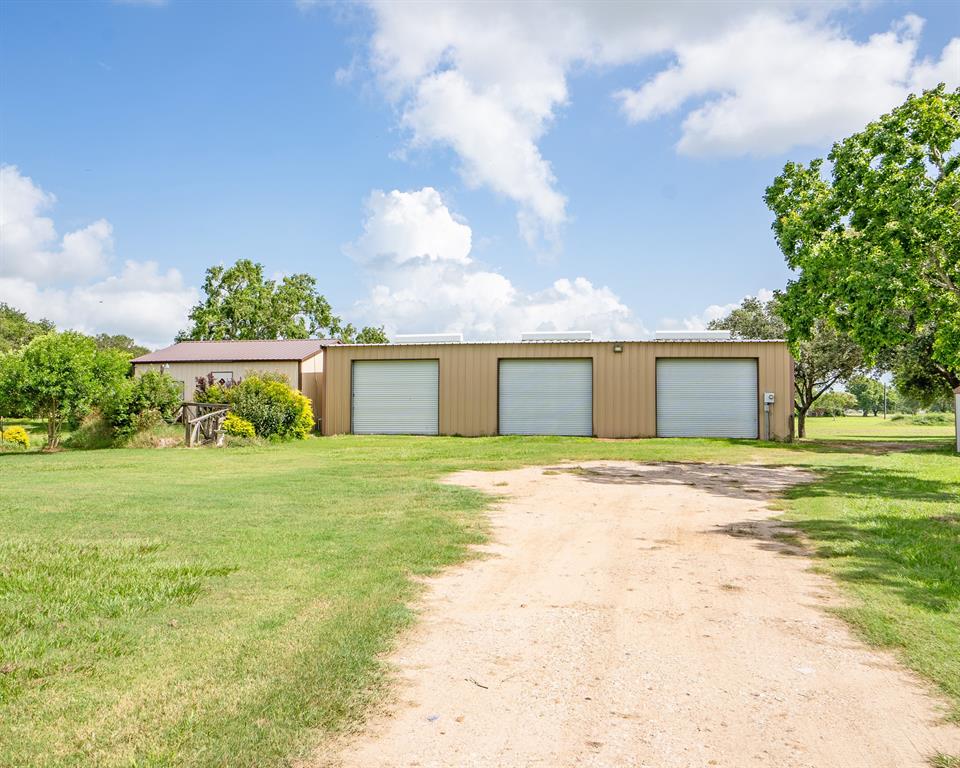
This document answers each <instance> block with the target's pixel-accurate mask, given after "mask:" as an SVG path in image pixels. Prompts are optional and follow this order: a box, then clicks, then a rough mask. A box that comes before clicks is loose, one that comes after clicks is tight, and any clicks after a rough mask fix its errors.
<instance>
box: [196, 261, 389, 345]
mask: <svg viewBox="0 0 960 768" xmlns="http://www.w3.org/2000/svg"><path fill="white" fill-rule="evenodd" d="M203 292H204V298H203V300H202V301H201V302H200V303H199V304H197V305H196V306H195V307H193V309H192V310H191V311H190V322H191V323H192V326H191V327H190V328H189V329H187V330H185V331H182V332H181V333H180V334H178V336H177V340H178V341H182V340H185V339H198V340H222V339H231V340H232V339H309V338H315V337H330V338H337V339H340V340H342V341H352V340H353V338H354V337H355V336H356V335H357V330H356V329H355V328H354V327H353V326H352V325H344V324H343V323H342V321H341V320H340V318H339V317H337V316H336V315H334V314H333V310H332V309H331V308H330V303H329V302H328V301H327V300H326V298H324V296H323V295H322V294H320V292H319V291H318V290H317V281H316V278H314V277H312V276H311V275H308V274H304V273H300V274H296V275H288V276H286V277H284V278H282V279H281V280H280V281H279V282H278V281H276V280H269V279H267V278H265V277H264V274H263V265H262V264H256V263H254V262H252V261H250V260H249V259H240V260H239V261H237V263H236V264H234V265H233V266H230V267H223V266H216V267H210V268H209V269H208V270H207V275H206V279H205V280H204V282H203ZM382 330H383V329H377V328H364V329H362V330H361V331H360V332H359V333H360V334H370V335H374V334H376V333H377V332H380V333H381V334H382Z"/></svg>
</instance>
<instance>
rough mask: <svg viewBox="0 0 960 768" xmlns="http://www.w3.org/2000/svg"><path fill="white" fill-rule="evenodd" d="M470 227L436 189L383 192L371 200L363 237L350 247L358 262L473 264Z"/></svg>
mask: <svg viewBox="0 0 960 768" xmlns="http://www.w3.org/2000/svg"><path fill="white" fill-rule="evenodd" d="M470 237H471V232H470V227H469V226H467V225H466V224H465V223H463V222H461V221H458V220H457V219H455V218H454V216H453V214H452V213H450V211H449V210H448V209H447V207H446V206H445V205H444V204H443V200H442V199H441V197H440V193H439V192H437V190H435V189H433V188H432V187H424V188H423V189H421V190H417V191H414V192H398V191H397V190H394V191H393V192H388V193H385V192H381V191H380V190H375V191H374V192H372V193H371V194H370V196H369V197H368V198H367V220H366V222H365V223H364V227H363V234H362V235H361V236H360V239H359V240H357V242H356V243H355V244H354V245H352V246H349V251H350V254H351V255H352V256H354V257H355V258H356V259H357V260H358V261H361V262H365V263H370V262H372V261H378V260H381V259H387V260H392V261H396V262H398V263H401V264H402V263H405V262H408V261H414V260H426V261H455V262H458V263H460V264H468V263H469V262H470Z"/></svg>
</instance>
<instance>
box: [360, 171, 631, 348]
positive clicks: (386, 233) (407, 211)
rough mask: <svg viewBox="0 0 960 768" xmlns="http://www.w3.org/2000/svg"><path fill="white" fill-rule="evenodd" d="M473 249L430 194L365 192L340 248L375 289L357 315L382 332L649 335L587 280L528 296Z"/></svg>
mask: <svg viewBox="0 0 960 768" xmlns="http://www.w3.org/2000/svg"><path fill="white" fill-rule="evenodd" d="M470 247H471V230H470V227H469V225H467V224H466V223H465V222H464V221H462V220H461V219H459V218H458V217H456V216H455V215H454V214H453V213H451V212H450V210H449V209H448V208H447V207H446V205H445V204H444V203H443V200H442V198H441V196H440V194H439V193H438V192H437V191H436V190H434V189H432V188H430V187H425V188H424V189H420V190H414V191H410V192H401V191H398V190H394V191H392V192H389V193H385V192H380V191H375V192H373V193H371V195H370V197H369V198H368V200H367V209H366V220H365V221H364V225H363V233H362V234H361V235H360V237H359V238H358V239H357V240H356V241H355V242H354V243H351V244H350V245H348V246H346V248H345V250H346V252H347V253H348V254H349V255H350V256H351V257H352V258H353V259H354V260H356V261H357V262H358V263H359V264H361V265H363V266H364V268H365V270H366V273H367V276H368V278H369V279H370V281H371V283H372V287H371V289H370V292H369V294H368V295H367V296H366V297H365V298H363V299H362V300H361V301H359V302H358V303H357V307H356V309H357V313H358V314H359V315H361V316H362V317H363V318H364V319H365V320H366V321H368V322H374V323H377V324H380V323H384V324H385V325H386V327H387V331H388V333H397V332H400V333H403V332H428V331H438V330H440V331H461V332H464V333H465V334H466V335H468V336H469V337H470V338H475V339H505V338H517V337H519V334H520V333H521V332H523V331H531V330H570V329H573V328H577V329H589V330H592V331H593V332H594V333H595V334H596V335H597V336H601V337H608V338H635V337H637V336H639V335H643V334H644V333H645V331H644V329H643V326H642V325H641V323H640V322H639V320H638V319H637V318H636V317H635V316H634V315H633V313H632V312H631V311H630V309H629V308H628V307H627V306H626V305H624V304H623V302H622V301H621V300H620V299H619V298H618V297H617V295H616V294H615V293H614V292H613V291H611V290H610V289H609V288H607V287H605V286H604V287H597V286H595V285H593V283H591V282H590V281H589V280H587V279H586V278H584V277H577V278H575V279H567V278H561V279H558V280H555V281H554V282H553V283H552V284H551V285H549V286H547V287H545V288H543V289H541V290H536V291H533V292H525V291H522V290H520V289H518V288H517V287H516V286H515V285H514V284H513V283H512V282H511V281H510V280H509V279H508V278H506V277H504V276H503V275H501V274H500V273H498V272H494V271H491V270H489V269H485V268H484V267H483V266H482V265H480V264H478V263H477V262H476V261H475V260H474V259H473V258H472V257H471V255H470Z"/></svg>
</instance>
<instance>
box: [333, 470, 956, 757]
mask: <svg viewBox="0 0 960 768" xmlns="http://www.w3.org/2000/svg"><path fill="white" fill-rule="evenodd" d="M581 466H582V467H583V469H582V470H581V471H579V472H576V473H572V472H568V471H558V470H557V469H552V470H544V469H542V468H538V469H522V470H517V471H510V472H498V473H487V472H468V473H462V474H459V475H457V476H455V477H454V478H453V479H452V480H451V482H455V483H460V484H463V485H468V486H471V487H475V488H480V489H483V490H485V491H489V492H492V493H497V494H500V495H502V496H503V497H504V501H503V503H502V504H500V505H499V506H498V508H497V509H496V510H495V511H494V513H493V524H494V542H495V543H494V544H493V545H491V546H490V547H488V548H487V549H488V550H489V551H490V552H491V553H492V555H493V556H491V557H487V558H484V559H481V560H477V561H473V562H471V563H469V564H467V565H466V566H464V567H461V568H458V569H454V570H451V571H449V572H446V573H444V574H443V575H441V576H440V577H438V578H436V579H433V580H431V583H430V588H429V590H428V594H427V596H426V599H425V601H424V606H423V615H422V620H421V621H420V623H419V624H418V626H417V628H416V629H415V630H413V631H412V632H411V633H410V634H409V635H408V636H407V637H406V638H405V639H404V641H403V642H402V644H401V647H400V648H399V650H398V651H397V652H396V653H395V654H394V655H393V657H392V662H393V663H394V664H395V667H396V669H397V677H398V683H397V688H396V692H395V698H394V700H393V702H392V703H391V704H389V705H388V707H389V708H388V711H387V712H385V713H384V714H381V715H378V716H376V717H374V718H373V719H372V720H371V721H370V722H369V723H368V724H367V728H366V730H365V731H364V732H363V733H361V734H358V735H357V736H356V737H354V738H353V739H352V740H351V741H349V742H348V743H346V744H344V745H341V747H340V748H338V749H337V754H336V755H333V756H330V755H327V756H324V757H318V761H319V763H320V764H323V765H343V766H348V767H349V768H373V767H375V766H391V767H401V766H418V767H419V768H433V767H435V766H436V767H438V768H439V767H443V768H446V767H448V766H458V767H461V766H463V767H474V766H477V767H480V766H550V767H551V768H562V767H564V766H611V767H612V766H650V767H651V768H674V767H677V768H680V767H685V766H691V767H692V766H696V767H697V768H705V767H707V766H724V767H726V768H746V767H747V766H764V767H765V768H774V767H776V766H790V767H791V768H800V767H803V766H816V767H817V768H823V767H825V766H837V768H841V767H842V768H855V767H858V766H862V767H863V768H884V767H889V768H907V767H908V766H918V768H919V767H921V766H928V765H929V763H928V762H927V758H928V757H929V756H931V755H932V754H934V753H935V752H937V751H938V750H939V751H942V752H945V753H948V754H951V753H960V729H958V728H956V727H954V726H949V725H945V724H943V723H942V722H941V716H942V713H943V711H944V709H943V705H942V702H939V701H937V700H936V698H935V697H934V696H933V695H931V693H930V692H929V690H928V689H927V688H926V687H925V686H924V685H923V684H922V683H920V682H919V681H917V680H916V679H915V678H914V677H913V676H911V675H910V674H909V673H907V672H905V671H903V670H902V669H901V668H899V667H898V666H897V665H896V664H895V663H894V662H893V660H892V658H891V657H890V656H888V655H887V654H884V653H878V652H876V651H873V650H870V649H868V648H866V647H865V646H863V645H862V644H861V643H860V642H858V641H857V640H856V639H854V638H853V637H852V636H851V634H850V633H849V632H848V630H847V629H846V627H845V626H844V625H843V624H842V623H841V622H840V621H839V620H837V619H834V618H832V617H831V616H830V615H828V614H827V613H826V612H825V611H824V606H825V605H826V604H828V603H830V602H831V601H834V600H836V597H835V592H834V590H833V588H832V587H831V585H830V584H829V583H828V582H827V581H826V580H825V579H824V578H822V577H819V576H817V575H815V574H813V573H811V572H810V570H809V565H810V563H809V561H808V560H807V558H805V557H803V556H802V555H800V554H799V553H798V552H796V551H795V550H791V548H790V547H789V546H785V545H784V544H782V543H779V542H778V541H777V540H776V539H775V538H773V536H772V533H773V530H774V528H775V525H774V524H773V523H771V522H768V521H767V518H768V517H769V516H770V515H772V514H773V513H772V512H771V511H770V510H769V509H768V508H767V506H766V501H767V500H768V499H769V498H770V497H771V496H774V495H776V494H778V493H779V492H780V491H782V489H784V488H785V487H787V486H788V485H790V484H792V483H796V482H803V481H805V480H806V479H807V478H805V476H804V475H803V474H802V473H801V472H799V471H796V470H790V469H768V468H761V467H725V466H714V465H677V464H660V465H638V464H629V463H621V462H596V463H588V464H583V465H581Z"/></svg>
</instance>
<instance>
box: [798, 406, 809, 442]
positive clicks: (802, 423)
mask: <svg viewBox="0 0 960 768" xmlns="http://www.w3.org/2000/svg"><path fill="white" fill-rule="evenodd" d="M809 407H810V406H807V407H806V408H800V407H798V408H797V437H806V436H807V410H808V409H809Z"/></svg>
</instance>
